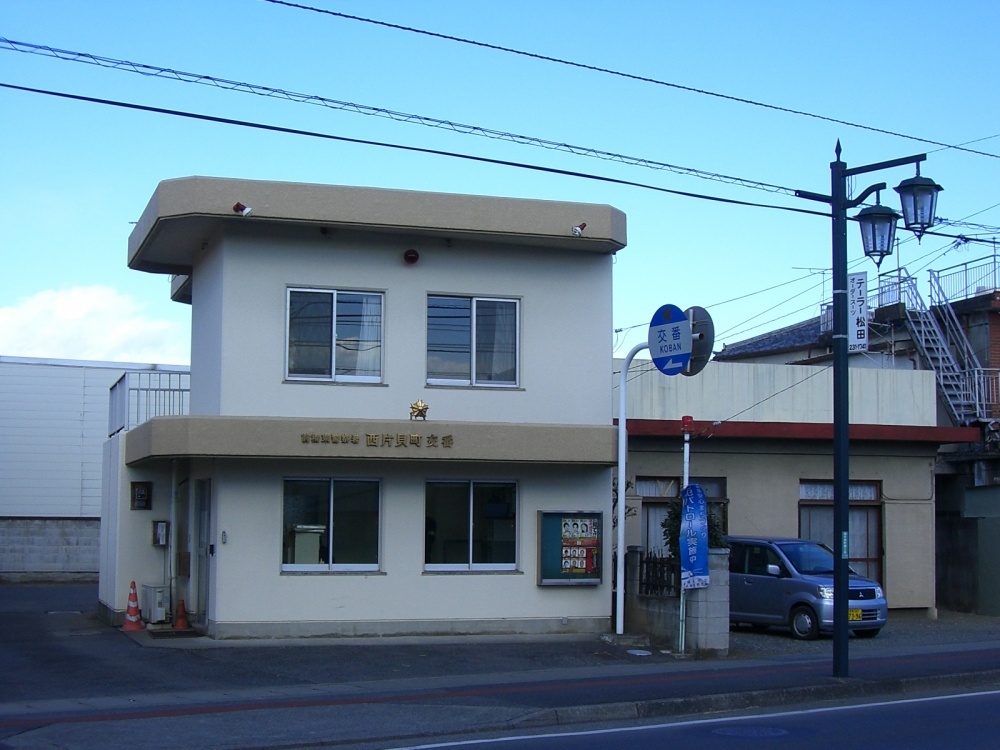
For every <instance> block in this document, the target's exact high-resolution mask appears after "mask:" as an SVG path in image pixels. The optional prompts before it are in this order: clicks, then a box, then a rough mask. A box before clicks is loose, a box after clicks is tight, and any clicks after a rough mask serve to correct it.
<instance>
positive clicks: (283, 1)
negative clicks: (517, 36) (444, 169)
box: [264, 0, 1000, 159]
mask: <svg viewBox="0 0 1000 750" xmlns="http://www.w3.org/2000/svg"><path fill="white" fill-rule="evenodd" d="M264 2H267V3H271V4H272V5H283V6H286V7H288V8H295V9H296V10H304V11H309V12H312V13H320V14H322V15H326V16H334V17H337V18H343V19H346V20H348V21H359V22H361V23H367V24H372V25H374V26H382V27H385V28H388V29H396V30H397V31H406V32H409V33H411V34H420V35H423V36H428V37H433V38H435V39H443V40H445V41H449V42H458V43H459V44H468V45H471V46H473V47H481V48H483V49H490V50H494V51H497V52H506V53H508V54H512V55H519V56H521V57H528V58H532V59H534V60H542V61H544V62H550V63H556V64H557V65H567V66H569V67H573V68H580V69H583V70H590V71H593V72H595V73H604V74H606V75H612V76H617V77H619V78H627V79H629V80H632V81H640V82H642V83H651V84H653V85H655V86H665V87H667V88H672V89H677V90H678V91H687V92H689V93H692V94H700V95H702V96H711V97H714V98H716V99H724V100H726V101H730V102H736V103H738V104H747V105H749V106H752V107H761V108H763V109H770V110H773V111H775V112H784V113H786V114H790V115H798V116H800V117H810V118H812V119H815V120H822V121H824V122H832V123H834V124H836V125H845V126H847V127H849V128H857V129H859V130H867V131H869V132H872V133H881V134H883V135H891V136H894V137H896V138H906V139H907V140H910V141H917V142H918V143H926V144H929V145H932V146H941V147H942V148H946V149H953V150H956V151H965V152H967V153H970V154H976V155H978V156H988V157H989V158H991V159H1000V154H991V153H989V152H988V151H976V150H975V149H971V148H965V147H964V146H958V145H954V144H950V143H942V142H941V141H934V140H930V139H929V138H920V137H918V136H915V135H907V134H906V133H897V132H895V131H893V130H886V129H885V128H876V127H873V126H871V125H862V124H861V123H857V122H851V121H849V120H841V119H838V118H836V117H828V116H826V115H817V114H815V113H813V112H806V111H804V110H800V109H792V108H790V107H782V106H779V105H777V104H767V103H766V102H759V101H755V100H754V99H745V98H743V97H739V96H731V95H729V94H720V93H718V92H716V91H708V90H707V89H699V88H695V87H693V86H684V85H682V84H679V83H670V82H669V81H662V80H659V79H657V78H651V77H649V76H641V75H636V74H634V73H625V72H622V71H620V70H613V69H611V68H602V67H600V66H598V65H588V64H586V63H579V62H574V61H572V60H564V59H562V58H559V57H552V56H551V55H543V54H539V53H537V52H527V51H525V50H519V49H514V48H513V47H504V46H502V45H499V44H490V43H488V42H480V41H476V40H475V39H465V38H463V37H459V36H452V35H450V34H441V33H439V32H436V31H427V30H426V29H418V28H416V27H413V26H403V25H401V24H395V23H389V22H387V21H378V20H376V19H373V18H364V17H363V16H355V15H351V14H350V13H341V12H339V11H335V10H327V9H326V8H315V7H313V6H311V5H303V4H301V3H292V2H288V1H287V0H264ZM989 137H990V138H992V137H994V136H989Z"/></svg>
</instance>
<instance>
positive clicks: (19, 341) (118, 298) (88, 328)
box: [0, 286, 191, 364]
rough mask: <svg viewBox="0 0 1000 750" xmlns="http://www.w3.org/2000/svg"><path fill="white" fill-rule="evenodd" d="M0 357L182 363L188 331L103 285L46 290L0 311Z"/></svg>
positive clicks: (185, 357)
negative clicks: (154, 314) (153, 315)
mask: <svg viewBox="0 0 1000 750" xmlns="http://www.w3.org/2000/svg"><path fill="white" fill-rule="evenodd" d="M0 354H3V355H5V356H10V357H46V358H53V359H90V360H100V361H109V362H143V363H155V364H187V362H188V361H189V359H190V356H191V355H190V339H189V332H188V329H187V328H186V327H185V326H184V325H182V324H181V323H178V322H175V321H171V320H163V319H160V320H156V319H153V318H150V317H147V316H145V315H144V314H143V303H141V302H140V301H138V300H136V299H135V298H133V297H129V296H127V295H124V294H122V293H121V292H119V291H118V290H117V289H114V288H112V287H108V286H84V287H73V288H70V289H61V290H58V291H55V290H46V291H43V292H39V293H37V294H35V295H32V296H31V297H26V298H25V299H23V300H20V301H19V302H18V303H17V304H16V305H14V306H12V307H0Z"/></svg>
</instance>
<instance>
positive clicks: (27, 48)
mask: <svg viewBox="0 0 1000 750" xmlns="http://www.w3.org/2000/svg"><path fill="white" fill-rule="evenodd" d="M0 50H5V51H11V52H22V53H27V54H35V55H42V56H48V57H54V58H56V59H58V60H62V61H68V62H78V63H85V64H89V65H95V66H98V67H102V68H108V69H113V70H121V71H125V72H129V73H137V74H139V75H143V76H147V77H154V78H166V79H169V80H176V81H180V82H182V83H196V84H200V85H205V86H212V87H215V88H219V89H223V90H227V91H236V92H239V93H248V94H254V95H257V96H266V97H271V98H279V99H284V100H287V101H291V102H295V103H300V104H312V105H317V106H322V107H326V108H329V109H336V110H341V111H348V112H355V113H358V114H363V115H369V116H376V117H385V118H389V119H392V120H396V121H402V122H407V123H411V124H419V125H425V126H428V127H435V128H443V129H447V130H451V131H453V132H457V133H463V134H467V135H477V136H483V137H487V138H493V139H499V140H505V141H509V142H512V143H516V144H520V145H527V146H537V147H541V148H546V149H549V150H557V151H562V152H565V153H570V154H573V155H576V156H587V157H593V158H597V159H602V160H605V161H613V162H617V163H620V164H625V165H628V166H639V167H645V168H647V169H653V170H660V171H667V172H671V173H674V174H679V175H683V176H689V177H697V178H700V179H705V180H711V181H715V182H721V183H725V184H730V185H736V186H738V187H745V188H751V189H755V190H762V191H765V192H771V193H781V194H785V195H790V196H791V195H795V193H796V191H795V190H794V189H792V188H787V187H782V186H780V185H773V184H770V183H766V182H760V181H758V180H751V179H747V178H743V177H734V176H732V175H725V174H721V173H718V172H709V171H707V170H702V169H696V168H694V167H684V166H679V165H676V164H669V163H667V162H661V161H657V160H654V159H647V158H644V157H638V156H628V155H625V154H618V153H614V152H611V151H603V150H600V149H596V148H591V147H589V146H578V145H573V144H570V143H563V142H559V141H549V140H545V139H542V138H536V137H534V136H528V135H521V134H518V133H510V132H505V131H501V130H495V129H492V128H486V127H482V126H479V125H467V124H463V123H458V122H454V121H451V120H441V119H437V118H433V117H428V116H426V115H417V114H409V113H405V112H398V111H395V110H391V109H385V108H382V107H374V106H371V105H367V104H358V103H356V102H346V101H340V100H337V99H330V98H327V97H323V96H319V95H316V94H304V93H299V92H294V91H289V90H287V89H279V88H274V87H270V86H264V85H261V84H256V83H250V82H247V81H234V80H227V79H225V78H218V77H215V76H210V75H206V74H204V73H190V72H185V71H181V70H177V69H174V68H165V67H162V66H156V65H149V64H146V63H139V62H134V61H131V60H119V59H115V58H111V57H103V56H100V55H94V54H91V53H89V52H78V51H73V50H64V49H58V48H55V47H49V46H46V45H39V44H33V43H31V42H20V41H15V40H12V39H7V38H5V37H0ZM750 205H753V204H750ZM939 223H941V224H945V225H947V226H954V227H958V228H965V227H966V225H964V224H963V223H962V222H944V221H943V220H942V221H941V222H939ZM968 228H970V229H981V230H982V231H987V232H988V231H990V230H991V229H992V228H990V227H983V225H969V227H968ZM997 231H1000V230H997ZM994 233H996V232H994Z"/></svg>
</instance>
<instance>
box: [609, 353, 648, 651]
mask: <svg viewBox="0 0 1000 750" xmlns="http://www.w3.org/2000/svg"><path fill="white" fill-rule="evenodd" d="M648 348H649V344H648V343H644V344H636V345H635V346H633V347H632V351H630V352H629V353H628V356H627V357H625V361H624V362H622V371H621V373H619V375H618V479H617V480H616V481H617V482H618V508H617V514H616V516H615V523H616V525H617V526H618V529H617V531H618V534H617V535H616V536H615V540H616V543H617V545H618V555H617V557H616V559H615V580H616V581H617V582H618V588H617V589H616V591H615V633H617V634H618V635H622V634H623V633H624V632H625V489H626V486H627V485H628V482H627V481H626V478H627V475H626V474H625V458H626V457H627V456H628V427H627V426H626V424H625V423H626V412H627V411H628V407H627V406H626V401H625V395H626V389H627V388H628V368H629V366H630V365H631V364H632V360H633V359H635V355H636V354H638V353H639V352H641V351H643V350H644V349H648Z"/></svg>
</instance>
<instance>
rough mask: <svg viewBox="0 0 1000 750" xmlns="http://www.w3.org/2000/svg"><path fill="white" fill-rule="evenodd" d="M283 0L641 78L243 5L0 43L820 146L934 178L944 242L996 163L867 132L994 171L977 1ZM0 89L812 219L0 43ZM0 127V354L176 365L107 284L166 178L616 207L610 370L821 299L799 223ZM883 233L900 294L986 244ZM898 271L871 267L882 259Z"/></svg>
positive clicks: (431, 167) (548, 115) (79, 13)
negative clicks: (639, 351) (655, 329)
mask: <svg viewBox="0 0 1000 750" xmlns="http://www.w3.org/2000/svg"><path fill="white" fill-rule="evenodd" d="M302 4H303V5H308V6H311V7H313V8H318V9H325V10H329V11H335V12H337V13H342V14H347V15H355V16H360V17H364V18H368V19H373V20H377V21H381V22H384V23H386V24H393V25H397V26H403V27H410V28H415V29H422V30H426V31H431V32H435V33H436V34H441V35H448V36H453V37H460V38H463V39H469V40H475V41H477V42H481V43H484V44H488V45H495V46H500V47H506V48H512V49H517V50H522V51H525V52H531V53H534V54H536V55H540V56H545V57H550V58H558V59H562V60H568V61H572V62H575V63H579V64H581V65H586V66H593V67H596V68H605V69H609V70H614V71H619V72H622V73H626V74H629V75H631V76H636V77H642V78H649V79H654V80H655V81H659V82H660V83H651V82H646V81H640V80H636V79H635V78H626V77H622V76H614V75H610V74H608V73H602V72H598V71H594V70H588V69H584V68H582V67H579V66H569V65H564V64H559V63H556V62H552V61H547V60H542V59H537V58H532V57H526V56H523V55H515V54H512V53H510V52H504V51H498V50H496V49H489V48H486V47H483V46H475V45H469V44H463V43H459V42H456V41H452V40H446V39H442V38H440V37H433V36H428V35H425V34H418V33H415V32H413V31H407V30H401V29H398V28H391V27H388V26H385V25H376V24H372V23H365V22H362V21H359V20H351V19H347V18H343V17H336V16H332V15H328V14H322V13H317V12H314V11H309V10H304V9H301V8H293V7H288V6H285V5H279V4H275V3H273V2H267V1H266V0H215V1H213V2H210V3H209V2H202V1H198V2H196V1H194V0H177V1H176V2H169V3H125V2H104V1H102V0H89V1H88V2H79V1H60V0H2V1H0V37H3V38H4V39H7V40H12V41H14V42H20V43H26V44H29V45H38V46H47V47H52V48H58V49H62V50H69V51H72V52H82V53H87V54H90V55H95V56H99V57H102V58H110V59H113V60H124V61H129V62H133V63H140V64H144V65H151V66H159V67H163V68H171V69H175V70H179V71H183V72H186V73H195V74H201V75H207V76H212V77H215V78H220V79H228V80H235V81H240V82H247V83H252V84H257V85H261V86H268V87H271V88H276V89H284V90H287V91H292V92H297V93H301V94H311V95H317V96H321V97H325V98H328V99H334V100H339V101H343V102H349V103H355V104H360V105H365V106H368V107H375V108H381V109H386V110H393V111H396V112H402V113H406V114H408V115H419V116H424V117H429V118H434V119H437V120H448V121H453V122H457V123H461V124H464V125H472V126H479V127H483V128H488V129H492V130H496V131H502V132H507V133H514V134H518V135H523V136H530V137H532V138H537V139H541V140H546V141H554V142H560V143H568V144H573V145H576V146H582V147H588V148H593V149H598V150H602V151H607V152H612V153H616V154H623V155H626V156H631V157H639V158H644V159H650V160H655V161H658V162H663V163H667V164H671V165H676V166H680V167H689V168H694V169H697V170H701V171H703V172H707V173H715V174H723V175H730V176H734V177H739V178H744V179H746V180H749V181H752V182H755V183H766V184H770V185H776V186H779V187H783V188H791V189H796V188H797V189H805V190H811V191H814V192H821V193H825V192H828V191H829V163H830V161H832V160H833V158H834V153H833V150H834V144H835V143H836V141H837V139H838V138H839V139H840V140H841V142H842V144H843V149H844V152H843V158H844V160H845V161H846V162H847V163H848V164H849V165H851V166H857V165H861V164H868V163H872V162H880V161H885V160H888V159H893V158H896V157H902V156H908V155H911V154H916V153H922V152H927V153H928V159H927V161H926V162H925V164H924V165H923V168H922V172H923V174H924V175H925V176H929V177H932V178H933V179H935V180H936V181H937V182H938V183H939V184H941V185H943V186H944V188H945V190H944V192H943V193H941V197H940V201H939V208H938V213H939V216H942V217H944V218H946V219H950V220H953V221H965V222H971V223H974V224H977V225H985V227H986V229H983V228H981V227H971V228H970V227H968V226H965V227H957V228H956V227H951V228H948V229H942V231H946V232H949V233H951V234H955V235H959V234H961V235H969V236H971V235H973V234H976V235H978V236H982V237H985V238H987V239H991V238H992V237H993V236H994V234H995V232H992V229H991V228H992V227H996V226H998V225H1000V189H998V188H997V185H998V184H1000V179H998V178H1000V158H996V157H995V156H984V155H981V154H973V153H968V152H965V151H961V150H957V149H943V148H942V147H941V146H938V145H932V144H928V143H923V142H920V141H918V140H915V139H912V138H905V137H901V136H900V135H893V134H891V133H898V134H905V135H907V136H914V137H916V138H920V139H927V140H930V141H936V142H939V143H942V144H950V145H959V144H964V143H969V144H970V145H969V146H968V148H972V149H976V150H979V151H983V152H987V153H989V154H993V155H997V154H1000V111H998V110H1000V104H998V101H997V97H996V92H997V91H998V90H1000V85H998V84H1000V81H998V78H1000V64H998V62H997V58H996V30H997V29H998V28H1000V5H998V4H995V3H986V2H978V1H977V2H958V3H954V4H951V5H950V6H948V7H945V6H943V5H941V4H940V3H932V2H926V1H925V0H914V1H912V2H853V1H851V0H847V1H842V2H837V3H801V2H759V3H750V2H735V1H722V2H704V3H690V2H668V1H663V2H642V1H640V2H614V3H612V2H598V1H597V0H534V1H529V0H505V1H503V2H500V1H499V0H477V1H476V2H468V0H464V1H463V2H458V1H452V0H427V1H426V2H403V1H397V0H381V1H380V0H371V1H369V2H360V1H347V0H345V1H344V2H339V1H337V0H305V1H304V2H303V3H302ZM0 83H5V84H12V85H15V86H23V87H31V88H38V89H47V90H53V91H59V92H65V93H70V94H76V95H83V96H89V97H97V98H103V99H110V100H117V101H123V102H129V103H134V104H141V105H147V106H155V107H162V108H168V109H176V110H183V111H188V112H196V113H201V114H207V115H213V116H219V117H227V118H234V119H242V120H249V121H254V122H259V123H266V124H270V125H277V126H282V127H288V128H297V129H303V130H312V131H317V132H322V133H327V134H331V135H337V136H344V137H348V138H358V139H368V140H374V141H383V142H388V143H396V144H404V145H410V146H416V147H421V148H430V149H440V150H444V151H455V152H461V153H465V154H470V155H476V156H483V157H488V158H492V159H501V160H508V161H517V162H526V163H530V164H536V165H539V166H544V167H551V168H554V169H561V170H571V171H576V172H585V173H589V174H593V175H599V176H602V177H608V178H613V179H616V180H625V181H631V182H637V183H643V184H647V185H650V186H655V187H659V188H665V189H668V190H675V191H683V192H688V193H698V194H703V195H707V196H714V197H719V198H725V199H731V200H737V201H747V202H752V203H761V204H769V205H776V206H785V207H790V208H797V209H806V210H823V209H824V206H823V205H822V204H818V203H812V202H808V201H804V200H801V199H797V198H795V197H791V196H789V195H787V194H786V193H783V192H767V191H764V190H760V189H752V188H748V187H740V186H736V185H732V184H727V183H725V182H720V181H718V180H708V179H701V178H697V177H692V176H685V175H681V174H677V173H675V172H672V171H665V170H651V169H647V168H642V167H638V166H631V165H627V164H621V163H616V162H613V161H607V160H599V159H594V158H587V157H582V156H576V155H572V154H567V153H562V152H559V151H555V150H551V149H544V148H539V147H536V146H525V145H519V144H516V143H510V142H507V141H504V140H498V139H489V138H483V137H477V136H472V135H466V134H461V133H456V132H452V131H449V130H445V129H441V128H431V127H426V126H422V125H418V124H413V123H412V122H406V121H396V120H392V119H388V118H382V117H376V116H370V115H367V116H366V115H362V114H357V113H355V112H350V111H343V110H337V109H331V108H327V107H319V106H312V105H306V104H301V103H294V102H290V101H287V100H281V99H278V98H268V97H261V96H255V95H250V94H246V93H238V92H234V91H227V90H222V89H219V88H216V87H212V86H204V85H196V84H191V83H183V82H179V81H177V80H169V79H166V78H156V77H146V76H140V75H136V74H134V73H129V72H124V71H121V70H113V69H109V68H106V67H100V66H95V65H86V64H82V63H79V62H71V61H66V60H61V59H56V58H54V57H52V56H50V55H36V54H27V53H24V52H19V51H12V50H11V49H10V45H8V44H6V43H0ZM664 84H671V85H664ZM692 89H693V90H692ZM706 92H707V93H706ZM710 94H722V95H725V96H727V97H733V98H735V99H742V100H748V101H752V102H758V103H761V104H766V105H771V106H768V107H763V106H756V105H753V104H748V103H744V102H738V101H734V100H733V99H727V98H722V97H719V96H712V95H710ZM776 108H783V109H785V110H796V111H798V112H801V113H806V114H794V113H790V112H787V111H781V110H779V109H776ZM0 111H2V113H3V115H2V117H0V143H2V149H3V151H2V160H0V165H2V166H0V176H2V179H0V229H2V235H0V355H5V356H30V357H52V358H60V359H70V358H88V359H101V360H117V361H130V362H158V363H181V364H183V363H186V362H187V361H188V348H189V335H188V327H189V324H190V309H189V308H188V307H187V306H184V305H179V304H177V303H173V302H170V300H169V282H168V279H167V278H166V277H163V276H155V275H148V274H143V273H139V272H135V271H130V270H128V268H127V267H126V265H125V260H126V246H127V239H128V235H129V232H130V231H131V227H132V224H131V223H132V222H134V221H135V220H136V219H137V218H138V217H139V215H140V214H141V212H142V210H143V208H144V206H145V205H146V202H147V201H148V199H149V197H150V195H151V193H152V191H153V190H154V188H155V187H156V184H157V183H158V182H159V181H160V180H163V179H168V178H173V177H182V176H188V175H210V176H225V177H244V178H251V179H263V180H287V181H301V182H320V183H333V184H341V185H365V186H373V187H383V188H402V189H411V190H431V191H443V192H454V193H474V194H483V195H504V196H518V197H527V198H539V199H552V200H569V201H585V202H595V203H608V204H611V205H614V206H616V207H617V208H620V209H621V210H622V211H624V212H625V213H626V214H627V216H628V237H629V243H628V247H627V248H626V249H625V250H624V251H622V252H621V253H619V255H618V258H617V262H616V265H615V308H614V310H615V312H614V328H615V329H621V330H620V331H619V332H617V333H616V332H615V331H613V330H609V331H607V339H606V340H607V342H608V345H609V346H610V347H613V348H614V351H615V353H616V354H617V355H618V356H624V355H625V354H626V353H627V352H628V351H629V349H630V348H631V347H632V346H633V345H634V344H636V343H638V342H640V341H643V340H644V339H645V336H646V329H647V328H648V324H649V320H650V318H651V316H652V314H653V313H654V311H655V310H656V309H657V308H658V307H659V306H660V305H662V304H665V303H672V304H675V305H677V306H678V307H681V308H682V309H683V308H686V307H689V306H692V305H699V306H701V307H705V308H707V309H708V310H709V312H710V313H711V314H712V316H713V318H714V320H715V326H716V347H715V348H716V349H719V348H721V346H722V344H724V343H726V342H729V343H732V342H735V341H738V340H741V339H745V338H748V337H750V336H752V335H756V334H758V333H761V332H764V331H766V330H770V329H773V328H776V327H780V326H783V325H788V324H790V323H793V322H797V321H799V320H803V319H806V318H809V317H812V316H815V315H816V314H818V311H819V308H820V305H821V304H822V303H823V301H824V300H826V299H828V298H829V295H830V282H829V274H828V273H826V274H824V273H823V272H822V269H829V267H830V222H829V219H826V218H823V217H819V216H810V215H804V214H797V213H792V212H787V211H781V210H771V209H765V208H756V207H746V206H738V205H732V204H726V203H720V202H716V201H709V200H702V199H696V198H690V197H682V196H677V195H672V194H669V193H664V192H658V191H654V190H649V189H643V188H640V187H631V186H623V185H616V184H611V183H607V182H602V181H596V180H585V179H580V178H575V177H568V176H562V175H555V174H544V173H540V172H535V171H524V170H519V169H514V168H510V167H502V166H496V165H490V164H478V163H473V162H469V161H460V160H454V159H447V158H444V157H439V156H430V155H424V154H415V153H405V152H401V151H396V150H390V149H385V148H377V147H372V146H362V145H352V144H346V143H340V142H336V141H331V140H322V139H314V138H305V137H301V136H293V135H286V134H279V133H269V132H263V131H258V130H250V129H245V128H238V127H233V126H227V125H220V124H213V123H208V122H199V121H194V120H190V119H179V118H174V117H168V116H165V115H159V114H151V113H147V112H140V111H134V110H126V109H120V108H115V107H110V106H106V105H97V104H90V103H81V102H76V101H69V100H64V99H59V98H54V97H51V96H44V95H40V94H34V93H26V92H22V91H17V90H11V89H3V88H0ZM809 115H817V116H818V117H816V116H809ZM822 118H831V119H835V120H841V121H844V122H847V123H853V124H854V125H847V124H838V123H833V122H830V121H829V120H827V119H822ZM855 125H857V126H864V127H856V126H855ZM877 131H891V132H890V133H886V132H877ZM984 139H985V140H984ZM973 141H975V143H970V142H973ZM912 175H913V170H912V168H911V167H903V168H898V169H893V170H888V171H886V172H880V173H878V174H876V175H868V177H870V178H871V179H868V180H860V181H859V184H858V185H856V186H855V187H856V190H855V192H860V191H861V190H862V189H863V188H864V187H865V186H867V185H868V184H870V183H872V182H879V181H884V182H886V183H888V185H889V187H890V190H889V191H888V193H887V194H883V203H887V204H889V205H892V206H895V207H898V202H897V200H896V195H895V193H894V192H893V191H892V190H891V188H892V187H893V186H895V185H896V184H898V183H899V181H901V180H902V179H905V178H907V177H910V176H912ZM856 235H857V232H856V229H855V228H854V227H853V226H852V227H850V228H849V243H850V250H849V252H850V261H849V262H850V265H851V268H852V270H867V271H868V273H869V285H870V286H871V285H873V284H874V283H875V281H874V276H875V273H876V271H875V268H874V265H873V264H871V263H870V262H862V261H861V249H860V242H859V240H858V238H857V236H856ZM900 237H901V238H902V239H904V240H906V241H904V242H903V243H902V244H901V247H900V252H899V256H898V260H899V263H901V264H902V265H903V266H905V267H907V268H908V269H909V271H910V272H911V273H912V274H913V275H915V276H917V278H918V279H920V281H921V288H926V285H925V283H924V282H925V279H926V275H927V269H929V268H935V269H939V270H940V269H944V268H947V267H951V266H954V265H957V264H960V263H965V262H969V261H974V260H976V259H979V258H982V257H986V256H989V255H991V254H992V252H993V248H992V247H991V246H990V245H987V244H973V243H969V244H965V245H962V246H961V247H952V240H950V239H947V238H939V237H925V238H924V239H923V241H922V243H920V244H919V245H918V243H917V242H915V241H912V240H910V239H909V235H908V233H906V232H903V231H902V230H901V231H900ZM896 264H897V256H893V257H892V258H889V259H887V260H886V262H885V263H884V264H883V266H882V270H883V271H887V270H892V269H895V268H896ZM557 335H558V331H553V336H557Z"/></svg>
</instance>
